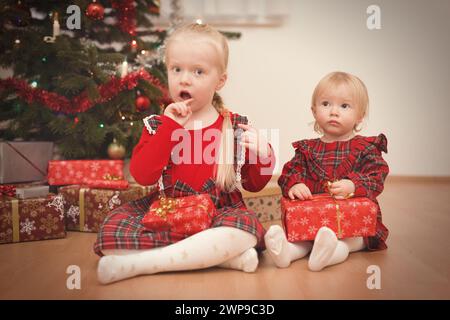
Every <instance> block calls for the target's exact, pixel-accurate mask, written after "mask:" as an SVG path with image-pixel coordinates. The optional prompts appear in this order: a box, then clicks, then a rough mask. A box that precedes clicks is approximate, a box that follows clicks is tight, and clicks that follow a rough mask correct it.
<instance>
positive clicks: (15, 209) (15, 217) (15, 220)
mask: <svg viewBox="0 0 450 320" xmlns="http://www.w3.org/2000/svg"><path fill="white" fill-rule="evenodd" d="M10 201H11V209H12V231H13V242H19V240H20V234H19V231H20V230H19V200H17V199H14V198H12V199H10Z"/></svg>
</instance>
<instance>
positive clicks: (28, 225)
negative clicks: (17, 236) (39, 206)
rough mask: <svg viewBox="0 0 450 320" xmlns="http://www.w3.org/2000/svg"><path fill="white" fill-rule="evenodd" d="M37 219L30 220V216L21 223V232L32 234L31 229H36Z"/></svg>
mask: <svg viewBox="0 0 450 320" xmlns="http://www.w3.org/2000/svg"><path fill="white" fill-rule="evenodd" d="M34 223H35V221H34V220H31V221H30V220H28V218H27V219H26V220H25V222H21V223H20V226H21V228H20V233H26V234H28V235H30V234H31V231H33V230H36V227H35V226H34Z"/></svg>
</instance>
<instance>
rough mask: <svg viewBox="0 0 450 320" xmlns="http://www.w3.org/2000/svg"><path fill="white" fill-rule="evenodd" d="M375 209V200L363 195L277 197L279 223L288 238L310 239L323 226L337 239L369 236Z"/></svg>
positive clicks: (375, 216)
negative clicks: (279, 213) (333, 233)
mask: <svg viewBox="0 0 450 320" xmlns="http://www.w3.org/2000/svg"><path fill="white" fill-rule="evenodd" d="M377 212H378V206H377V204H375V203H374V202H373V201H371V200H369V199H367V198H364V197H356V198H349V199H341V200H338V199H335V198H333V197H331V196H330V195H329V194H320V195H314V196H313V199H312V200H290V199H288V198H284V197H283V198H282V199H281V217H282V223H283V227H284V229H285V231H286V235H287V238H288V240H289V241H290V242H297V241H304V240H314V238H315V237H316V234H317V232H318V231H319V229H320V228H321V227H323V226H326V227H328V228H330V229H332V230H333V231H334V232H335V233H336V235H337V237H338V238H339V239H341V238H349V237H357V236H363V237H367V236H373V235H374V234H375V232H376V221H377Z"/></svg>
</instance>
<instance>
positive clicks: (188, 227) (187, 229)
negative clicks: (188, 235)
mask: <svg viewBox="0 0 450 320" xmlns="http://www.w3.org/2000/svg"><path fill="white" fill-rule="evenodd" d="M184 229H185V230H186V231H191V229H192V226H191V224H190V223H189V222H188V223H185V224H184Z"/></svg>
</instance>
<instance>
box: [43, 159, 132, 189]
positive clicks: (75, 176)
mask: <svg viewBox="0 0 450 320" xmlns="http://www.w3.org/2000/svg"><path fill="white" fill-rule="evenodd" d="M118 179H120V180H122V179H124V178H123V160H66V161H61V160H52V161H49V163H48V183H49V184H50V185H68V184H85V183H86V182H88V181H92V180H111V181H112V180H118Z"/></svg>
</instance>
